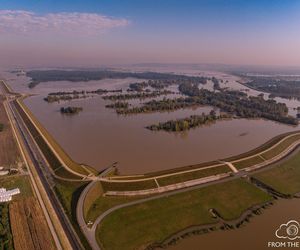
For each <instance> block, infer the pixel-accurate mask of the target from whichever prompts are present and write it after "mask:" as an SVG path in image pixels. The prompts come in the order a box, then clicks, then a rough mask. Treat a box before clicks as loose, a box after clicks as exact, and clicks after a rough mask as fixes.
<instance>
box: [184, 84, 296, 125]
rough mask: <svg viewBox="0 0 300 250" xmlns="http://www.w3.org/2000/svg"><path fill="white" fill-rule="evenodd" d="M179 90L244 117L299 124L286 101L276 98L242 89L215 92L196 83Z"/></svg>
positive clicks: (199, 101) (200, 101)
mask: <svg viewBox="0 0 300 250" xmlns="http://www.w3.org/2000/svg"><path fill="white" fill-rule="evenodd" d="M179 90H180V92H181V93H182V94H184V95H187V96H189V97H191V98H193V102H195V103H198V104H202V105H210V106H213V107H217V108H219V109H220V110H221V111H224V112H228V113H230V114H234V115H236V116H239V117H243V118H265V119H268V120H273V121H277V122H281V123H286V124H291V125H297V124H298V120H297V119H296V118H295V117H292V116H289V115H288V108H287V106H286V104H285V103H277V102H276V101H275V100H271V99H269V100H265V99H264V98H262V96H258V97H255V96H249V97H248V96H247V94H246V93H244V92H241V91H220V92H216V93H213V92H211V91H209V90H205V89H199V88H198V87H197V86H195V85H194V84H181V85H180V86H179Z"/></svg>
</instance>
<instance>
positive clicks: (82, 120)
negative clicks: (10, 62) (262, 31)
mask: <svg viewBox="0 0 300 250" xmlns="http://www.w3.org/2000/svg"><path fill="white" fill-rule="evenodd" d="M214 75H216V73H214ZM216 76H217V77H218V78H221V77H222V78H224V82H225V81H227V80H228V83H226V85H227V86H230V87H231V88H233V89H241V88H242V89H244V88H245V87H243V86H241V85H240V84H238V83H237V82H236V80H238V78H237V77H234V76H229V75H224V74H221V73H219V75H216ZM7 78H8V79H11V78H15V79H16V80H10V81H9V83H10V85H11V86H12V87H13V88H14V89H15V90H16V91H20V92H29V91H31V92H32V93H36V94H37V95H36V96H33V97H30V98H28V99H26V100H25V103H26V104H27V105H28V106H29V108H30V109H31V110H32V111H33V113H34V114H35V115H36V116H37V118H38V119H39V120H40V121H41V122H42V124H43V125H44V126H45V127H46V128H47V129H48V130H49V132H50V133H51V134H52V135H53V136H54V137H55V138H56V140H57V141H58V142H59V143H60V144H61V145H62V147H63V148H64V149H65V150H66V151H67V153H69V154H70V155H71V157H72V158H74V159H75V160H76V161H78V162H83V163H86V164H89V165H92V166H94V167H95V168H97V169H102V168H104V167H106V166H108V165H110V164H111V163H112V162H115V161H118V162H119V169H120V172H121V173H122V174H134V173H145V172H152V171H157V170H164V169H170V168H174V167H180V166H184V165H190V164H196V163H200V162H205V161H210V160H216V159H220V158H225V157H228V156H232V155H236V154H239V153H242V152H245V151H248V150H250V149H253V148H255V147H257V146H258V145H260V144H262V143H264V142H266V141H267V140H269V139H270V138H272V137H274V136H275V135H278V134H281V133H284V132H287V131H291V130H296V129H297V128H296V127H291V126H287V125H283V124H279V123H275V122H271V121H265V120H246V119H239V120H238V119H236V120H229V121H218V122H217V123H216V124H213V125H211V126H204V127H201V128H195V129H191V130H190V131H188V132H184V133H167V132H165V131H159V132H154V131H149V130H147V129H145V126H147V125H150V124H153V123H157V122H160V121H166V120H169V119H177V118H183V117H186V116H189V115H193V114H201V113H202V112H206V113H208V112H209V111H210V110H211V109H212V108H211V107H201V108H194V109H185V110H177V111H175V112H169V113H168V112H164V113H153V114H141V115H131V116H118V115H117V114H116V113H115V112H114V110H111V109H106V108H105V107H104V106H105V105H106V104H107V103H109V101H104V100H103V99H102V98H101V96H95V97H93V98H88V99H81V100H73V101H71V102H65V103H51V104H49V103H46V102H44V101H43V97H45V95H47V94H48V93H49V92H55V91H59V90H62V91H68V90H73V89H76V90H82V89H85V90H86V89H89V90H94V89H97V88H106V89H119V88H122V89H127V87H128V85H129V84H130V83H132V82H136V81H137V80H136V79H123V80H102V81H90V82H75V83H74V82H48V83H41V84H39V85H38V86H37V87H35V88H34V89H33V90H29V89H28V88H27V86H26V83H28V82H29V79H27V78H26V77H18V78H17V77H16V76H13V77H12V76H10V77H7ZM173 88H174V87H173ZM251 93H252V92H251ZM258 93H259V92H258ZM159 98H162V97H159ZM66 105H74V106H82V107H83V112H81V113H80V114H78V115H75V116H63V115H61V114H60V112H58V111H59V109H60V107H62V106H66ZM299 106H300V105H299ZM241 135H242V136H241Z"/></svg>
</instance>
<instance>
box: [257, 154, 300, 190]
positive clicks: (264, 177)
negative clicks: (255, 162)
mask: <svg viewBox="0 0 300 250" xmlns="http://www.w3.org/2000/svg"><path fill="white" fill-rule="evenodd" d="M254 177H256V178H257V179H259V180H260V181H262V182H264V183H265V184H267V185H269V186H271V187H272V188H274V189H275V190H277V191H279V192H281V193H283V194H295V193H298V192H300V153H299V152H298V153H297V154H295V155H293V156H291V157H290V158H289V159H288V160H286V161H284V162H283V163H280V164H278V166H276V167H275V168H272V169H269V170H266V171H264V172H261V173H259V174H255V175H254Z"/></svg>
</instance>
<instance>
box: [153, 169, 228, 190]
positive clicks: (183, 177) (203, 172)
mask: <svg viewBox="0 0 300 250" xmlns="http://www.w3.org/2000/svg"><path fill="white" fill-rule="evenodd" d="M227 172H231V170H230V168H229V167H228V166H227V165H225V164H224V165H221V166H218V167H213V168H206V169H200V170H197V171H193V172H187V173H182V174H177V175H171V176H167V177H163V178H157V181H158V183H159V185H160V186H167V185H171V184H174V183H180V182H185V181H190V180H195V179H200V178H204V177H208V176H212V175H217V174H222V173H227Z"/></svg>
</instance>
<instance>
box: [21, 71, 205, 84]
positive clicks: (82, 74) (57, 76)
mask: <svg viewBox="0 0 300 250" xmlns="http://www.w3.org/2000/svg"><path fill="white" fill-rule="evenodd" d="M26 75H27V76H28V77H30V78H31V79H32V80H31V82H30V83H29V87H30V88H34V87H35V86H36V85H38V84H39V83H42V82H49V81H71V82H82V81H91V80H103V79H125V78H129V77H131V78H137V79H151V80H161V82H160V83H162V81H173V80H176V81H185V80H192V81H197V82H199V83H201V82H203V81H206V79H207V78H205V77H198V76H186V75H177V74H172V73H159V72H125V71H114V70H32V71H28V72H26Z"/></svg>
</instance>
